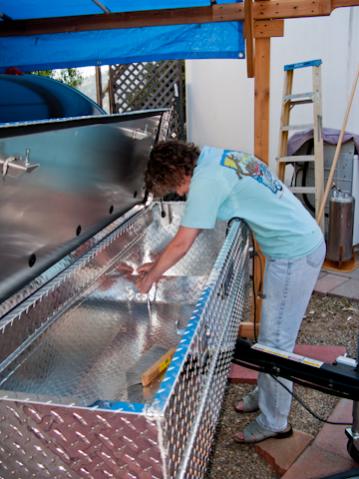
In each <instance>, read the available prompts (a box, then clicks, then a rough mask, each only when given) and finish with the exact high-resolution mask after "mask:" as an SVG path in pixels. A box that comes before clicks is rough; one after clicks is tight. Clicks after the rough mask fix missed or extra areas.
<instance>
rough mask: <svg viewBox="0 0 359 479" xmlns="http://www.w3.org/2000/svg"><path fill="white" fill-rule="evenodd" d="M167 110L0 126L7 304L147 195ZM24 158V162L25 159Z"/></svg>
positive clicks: (0, 283)
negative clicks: (148, 171)
mask: <svg viewBox="0 0 359 479" xmlns="http://www.w3.org/2000/svg"><path fill="white" fill-rule="evenodd" d="M163 113H164V112H160V111H154V112H147V113H146V112H144V113H141V114H133V115H115V116H108V117H106V116H101V117H90V118H84V119H82V118H78V119H69V120H61V121H48V122H38V123H28V124H17V125H12V126H9V125H7V126H2V127H0V159H2V163H3V166H4V164H5V163H4V162H6V160H7V159H9V158H12V157H17V158H18V160H16V161H15V162H14V164H15V163H18V164H19V165H20V164H21V165H22V164H23V163H24V161H25V159H26V152H28V155H29V158H30V162H31V164H36V165H39V166H38V167H37V168H36V169H34V170H31V171H28V172H26V171H22V170H19V169H15V168H13V167H12V166H9V165H10V163H8V162H7V163H6V165H7V169H6V174H5V175H3V176H2V179H1V184H0V202H1V208H0V244H1V249H0V264H1V269H0V301H4V300H5V299H6V298H8V297H9V296H10V295H12V294H13V293H15V292H16V291H18V290H19V289H20V288H22V287H23V286H25V285H27V284H28V283H29V282H30V281H31V279H32V278H35V277H36V276H38V275H39V273H41V272H42V271H44V270H45V269H47V268H48V267H49V266H50V265H51V264H54V263H55V262H56V261H59V260H60V258H62V257H63V256H64V255H65V254H67V253H69V252H70V251H71V250H73V249H74V248H75V247H76V246H78V245H80V244H81V243H83V242H84V240H86V239H87V238H89V237H90V236H92V235H93V234H94V233H95V232H96V231H99V230H100V229H101V228H103V227H104V226H105V225H106V224H108V223H110V222H111V221H113V220H114V219H115V218H116V217H118V216H119V215H121V214H122V213H124V212H125V211H128V210H129V209H130V208H131V207H132V206H134V205H135V204H136V203H139V202H140V201H141V200H142V199H143V197H144V191H143V173H144V169H145V165H146V162H147V160H148V155H149V152H150V149H151V147H152V145H153V143H154V141H155V140H156V138H157V136H158V134H159V129H160V123H161V119H162V115H163ZM20 157H21V159H19V158H20Z"/></svg>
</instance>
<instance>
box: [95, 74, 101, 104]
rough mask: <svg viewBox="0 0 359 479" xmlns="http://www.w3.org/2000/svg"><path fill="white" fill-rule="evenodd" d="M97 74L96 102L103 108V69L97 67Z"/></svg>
mask: <svg viewBox="0 0 359 479" xmlns="http://www.w3.org/2000/svg"><path fill="white" fill-rule="evenodd" d="M95 73H96V101H97V103H98V104H99V105H100V106H102V77H101V67H95Z"/></svg>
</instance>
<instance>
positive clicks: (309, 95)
mask: <svg viewBox="0 0 359 479" xmlns="http://www.w3.org/2000/svg"><path fill="white" fill-rule="evenodd" d="M313 97H314V91H307V92H305V93H294V94H293V95H286V96H285V97H283V101H288V100H299V99H304V98H306V99H312V98H313Z"/></svg>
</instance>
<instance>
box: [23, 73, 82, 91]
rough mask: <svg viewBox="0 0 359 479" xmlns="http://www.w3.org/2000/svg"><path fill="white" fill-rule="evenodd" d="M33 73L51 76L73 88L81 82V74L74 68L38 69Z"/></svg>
mask: <svg viewBox="0 0 359 479" xmlns="http://www.w3.org/2000/svg"><path fill="white" fill-rule="evenodd" d="M32 73H33V74H34V75H40V76H45V77H49V78H53V79H54V80H57V81H60V82H61V83H66V85H69V86H72V87H73V88H76V87H78V86H79V85H81V83H82V82H83V76H82V75H81V73H80V72H79V71H78V70H77V69H76V68H64V69H62V70H38V71H34V72H32Z"/></svg>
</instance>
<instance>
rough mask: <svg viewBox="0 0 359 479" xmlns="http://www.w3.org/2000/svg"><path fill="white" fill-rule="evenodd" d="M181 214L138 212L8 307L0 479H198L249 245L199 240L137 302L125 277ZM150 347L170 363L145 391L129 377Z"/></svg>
mask: <svg viewBox="0 0 359 479" xmlns="http://www.w3.org/2000/svg"><path fill="white" fill-rule="evenodd" d="M182 210H183V203H180V202H178V203H177V202H175V203H164V204H159V203H153V204H149V205H147V206H144V205H142V206H135V207H134V208H132V209H130V210H129V211H128V212H127V213H126V214H125V215H123V216H122V217H120V218H118V219H117V220H115V221H114V222H113V223H111V224H110V225H109V226H107V227H106V228H105V229H104V230H101V231H100V232H99V233H97V234H96V235H94V236H93V237H91V238H90V239H88V240H87V241H85V242H84V243H83V244H82V245H80V246H79V248H78V250H80V251H77V254H76V255H74V257H75V258H76V259H75V260H74V261H73V262H72V263H71V264H70V266H68V267H67V268H65V269H63V270H62V271H61V272H60V273H59V274H57V275H55V276H54V277H53V278H52V279H51V280H50V281H48V282H47V283H45V284H44V285H42V286H41V287H40V288H38V289H37V290H36V291H35V292H34V293H33V294H31V295H30V296H28V297H27V298H26V299H24V301H22V302H19V304H17V305H16V306H14V307H13V308H12V309H11V308H9V307H8V308H7V309H8V311H7V312H6V313H5V314H4V315H3V317H2V319H1V322H0V431H1V442H0V477H1V478H2V479H10V478H17V479H20V478H21V479H29V478H37V479H45V478H51V479H60V478H61V479H62V478H72V479H77V478H96V479H100V478H101V479H102V478H103V479H108V478H116V479H127V478H128V479H129V478H133V479H134V478H141V479H150V478H151V479H160V478H161V479H162V478H163V479H165V478H186V479H187V478H200V477H203V475H204V473H205V470H206V465H207V460H208V456H209V452H210V448H211V444H212V439H213V434H214V430H215V427H216V421H217V418H218V414H219V411H220V408H221V401H222V397H223V393H224V390H225V386H226V382H227V374H228V368H229V365H230V361H231V356H232V349H233V345H234V342H235V339H236V336H237V331H238V326H239V323H240V321H241V318H242V317H243V315H245V314H246V308H247V303H248V301H247V293H248V291H247V282H248V258H249V255H248V249H249V241H248V235H247V230H246V228H245V226H244V225H243V224H242V223H241V222H240V221H234V222H233V223H232V224H231V226H230V227H229V228H228V231H227V232H226V225H225V224H218V226H217V227H216V229H215V230H208V231H203V232H202V233H201V234H200V235H199V237H198V239H197V240H196V242H195V244H194V245H193V247H192V248H191V250H190V252H189V253H188V254H187V255H186V256H185V257H184V258H183V259H182V260H181V261H180V262H179V263H178V264H177V265H176V266H175V267H173V268H172V269H171V270H169V271H168V272H167V273H166V275H165V276H164V277H163V278H162V279H161V280H160V281H159V283H158V285H157V288H156V291H151V292H150V294H149V298H148V296H147V295H141V294H139V293H138V291H137V290H136V288H135V286H134V282H133V281H134V278H135V276H134V275H129V267H130V268H136V267H137V266H138V265H139V264H141V263H143V262H144V261H147V260H150V259H151V257H152V255H153V254H155V253H156V252H158V251H159V250H161V249H162V248H163V246H164V245H165V244H166V243H167V242H168V240H169V239H170V238H171V237H172V236H173V235H174V233H175V232H176V230H177V228H178V225H179V221H180V217H181V214H182ZM226 233H227V234H226ZM3 306H4V305H3ZM5 306H6V305H5ZM154 346H161V347H163V348H164V349H169V348H176V350H175V353H174V356H173V358H172V360H171V363H170V365H169V367H168V369H167V371H166V372H165V373H164V375H163V376H162V377H160V378H159V379H158V380H157V381H155V382H154V383H152V384H151V385H150V386H148V387H146V388H144V387H142V385H141V384H136V383H133V382H131V381H130V377H129V374H128V373H129V371H130V370H131V368H133V367H134V365H135V364H136V363H137V362H138V361H139V360H140V359H141V357H142V356H143V355H144V354H145V353H146V351H148V350H149V349H150V348H151V347H154Z"/></svg>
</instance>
